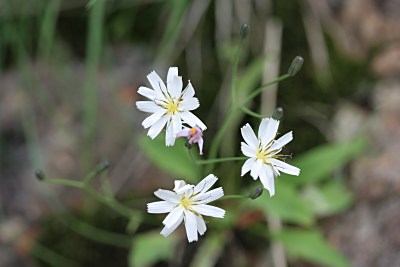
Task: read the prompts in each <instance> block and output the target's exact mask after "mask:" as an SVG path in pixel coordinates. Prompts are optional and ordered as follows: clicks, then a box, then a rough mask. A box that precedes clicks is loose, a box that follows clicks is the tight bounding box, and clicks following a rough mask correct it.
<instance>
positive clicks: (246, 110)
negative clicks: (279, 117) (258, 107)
mask: <svg viewBox="0 0 400 267" xmlns="http://www.w3.org/2000/svg"><path fill="white" fill-rule="evenodd" d="M240 109H241V110H242V111H243V112H244V113H246V114H248V115H250V116H253V117H255V118H258V119H262V118H264V117H265V116H263V115H261V114H259V113H257V112H254V111H252V110H250V109H248V108H246V107H245V106H242V107H241V108H240Z"/></svg>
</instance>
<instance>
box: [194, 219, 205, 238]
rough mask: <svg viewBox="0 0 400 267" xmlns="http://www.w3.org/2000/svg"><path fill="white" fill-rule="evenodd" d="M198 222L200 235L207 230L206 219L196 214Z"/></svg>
mask: <svg viewBox="0 0 400 267" xmlns="http://www.w3.org/2000/svg"><path fill="white" fill-rule="evenodd" d="M196 222H197V231H198V232H199V234H200V235H203V234H204V233H205V232H206V230H207V226H206V223H205V222H204V219H203V218H200V217H199V216H196Z"/></svg>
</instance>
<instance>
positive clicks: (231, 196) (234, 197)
mask: <svg viewBox="0 0 400 267" xmlns="http://www.w3.org/2000/svg"><path fill="white" fill-rule="evenodd" d="M242 198H249V197H248V196H244V195H226V196H223V197H221V198H220V199H219V200H223V199H242Z"/></svg>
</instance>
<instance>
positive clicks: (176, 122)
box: [172, 113, 182, 137]
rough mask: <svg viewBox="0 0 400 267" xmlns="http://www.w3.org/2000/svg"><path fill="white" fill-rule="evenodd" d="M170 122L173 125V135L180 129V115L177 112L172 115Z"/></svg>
mask: <svg viewBox="0 0 400 267" xmlns="http://www.w3.org/2000/svg"><path fill="white" fill-rule="evenodd" d="M172 124H173V126H174V128H173V130H174V131H173V132H174V137H175V136H176V135H177V134H178V133H179V132H180V131H182V120H181V115H180V114H179V113H177V114H175V115H173V116H172Z"/></svg>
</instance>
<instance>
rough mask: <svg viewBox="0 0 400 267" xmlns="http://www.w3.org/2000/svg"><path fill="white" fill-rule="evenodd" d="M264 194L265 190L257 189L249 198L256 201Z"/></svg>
mask: <svg viewBox="0 0 400 267" xmlns="http://www.w3.org/2000/svg"><path fill="white" fill-rule="evenodd" d="M262 193H263V188H262V187H257V188H256V189H254V190H253V192H251V193H250V195H249V198H251V199H253V200H254V199H256V198H258V197H259V196H261V195H262Z"/></svg>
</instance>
